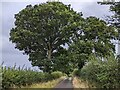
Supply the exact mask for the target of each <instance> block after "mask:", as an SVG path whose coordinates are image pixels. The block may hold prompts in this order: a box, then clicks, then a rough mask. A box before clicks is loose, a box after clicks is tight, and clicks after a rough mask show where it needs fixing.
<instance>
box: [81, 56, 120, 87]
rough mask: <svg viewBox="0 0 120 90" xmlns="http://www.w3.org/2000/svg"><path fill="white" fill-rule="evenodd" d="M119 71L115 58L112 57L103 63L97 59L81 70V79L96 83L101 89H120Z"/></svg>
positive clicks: (93, 59)
mask: <svg viewBox="0 0 120 90" xmlns="http://www.w3.org/2000/svg"><path fill="white" fill-rule="evenodd" d="M119 73H120V72H119V71H118V61H117V59H116V58H115V57H114V56H110V57H108V58H106V59H104V60H103V61H102V60H101V59H98V58H96V57H94V58H92V60H91V61H90V62H89V63H87V64H86V65H85V66H84V67H83V68H82V70H81V73H80V75H81V77H82V78H83V79H86V80H88V81H89V82H94V83H96V86H97V87H101V88H119V87H120V82H119V81H120V79H119V75H118V74H119Z"/></svg>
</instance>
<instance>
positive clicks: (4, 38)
mask: <svg viewBox="0 0 120 90" xmlns="http://www.w3.org/2000/svg"><path fill="white" fill-rule="evenodd" d="M46 1H48V0H20V1H17V0H1V1H0V11H1V14H0V20H1V22H0V25H2V26H1V29H0V33H1V35H0V43H1V44H0V51H1V52H0V55H1V56H0V60H1V62H3V61H4V65H5V66H14V65H15V64H16V66H21V67H22V66H23V65H25V66H26V67H30V68H31V69H37V67H32V65H31V62H29V60H28V56H27V55H23V52H22V51H19V50H18V49H15V45H14V44H13V43H12V42H10V41H9V37H10V36H9V33H10V30H11V28H13V27H14V21H15V19H14V15H15V14H17V13H18V12H19V11H21V10H22V9H24V8H25V7H26V5H28V4H32V5H35V4H38V3H43V2H46ZM49 1H50V0H49ZM59 1H61V2H63V3H64V4H71V6H72V8H73V9H74V10H75V11H78V12H82V13H83V16H84V17H88V16H97V17H98V18H101V19H105V17H106V16H107V15H111V13H110V12H109V6H108V5H98V4H97V1H100V0H59Z"/></svg>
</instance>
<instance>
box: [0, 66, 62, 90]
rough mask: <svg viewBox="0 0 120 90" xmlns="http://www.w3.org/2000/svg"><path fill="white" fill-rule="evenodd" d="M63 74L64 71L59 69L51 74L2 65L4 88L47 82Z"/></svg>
mask: <svg viewBox="0 0 120 90" xmlns="http://www.w3.org/2000/svg"><path fill="white" fill-rule="evenodd" d="M62 75H63V74H62V72H59V71H56V72H53V73H51V74H49V73H43V72H38V71H33V70H30V69H20V68H19V69H17V68H14V67H13V68H9V67H8V68H6V67H2V88H3V89H6V88H11V87H14V86H15V87H21V86H26V85H31V84H33V83H40V82H46V81H49V80H53V79H56V78H59V77H61V76H62Z"/></svg>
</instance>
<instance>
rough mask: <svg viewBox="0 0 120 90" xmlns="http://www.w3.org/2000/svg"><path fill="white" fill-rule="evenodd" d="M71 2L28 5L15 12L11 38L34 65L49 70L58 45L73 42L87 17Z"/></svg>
mask: <svg viewBox="0 0 120 90" xmlns="http://www.w3.org/2000/svg"><path fill="white" fill-rule="evenodd" d="M81 16H82V14H81V13H77V12H75V11H74V10H73V9H72V8H71V7H70V5H64V4H63V3H62V2H47V3H42V4H38V5H34V6H32V5H27V6H26V8H25V9H23V10H21V11H20V12H19V13H18V14H15V19H16V20H15V27H14V28H12V29H11V32H10V40H11V41H12V42H13V43H15V45H16V48H17V49H19V50H20V51H24V53H25V54H27V55H29V60H30V61H31V62H32V65H33V66H38V67H39V68H40V69H41V70H43V71H45V72H49V71H50V70H51V69H52V65H53V64H54V62H53V61H52V58H55V57H56V56H55V55H56V54H54V53H56V52H57V53H59V52H58V51H59V50H58V49H59V48H60V47H62V46H64V45H65V43H69V42H70V41H71V37H72V36H73V35H74V33H76V31H77V30H78V29H79V28H80V27H79V26H80V23H81V22H82V20H83V18H82V17H81Z"/></svg>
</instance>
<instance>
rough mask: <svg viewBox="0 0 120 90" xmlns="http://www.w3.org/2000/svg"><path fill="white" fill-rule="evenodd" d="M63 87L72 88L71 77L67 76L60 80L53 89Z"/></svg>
mask: <svg viewBox="0 0 120 90" xmlns="http://www.w3.org/2000/svg"><path fill="white" fill-rule="evenodd" d="M63 89H65V90H66V89H69V90H73V85H72V80H71V78H67V79H65V80H63V81H61V82H60V83H59V84H58V85H57V86H56V87H55V88H54V89H53V90H63Z"/></svg>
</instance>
